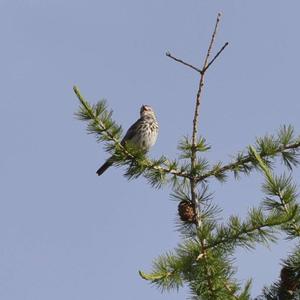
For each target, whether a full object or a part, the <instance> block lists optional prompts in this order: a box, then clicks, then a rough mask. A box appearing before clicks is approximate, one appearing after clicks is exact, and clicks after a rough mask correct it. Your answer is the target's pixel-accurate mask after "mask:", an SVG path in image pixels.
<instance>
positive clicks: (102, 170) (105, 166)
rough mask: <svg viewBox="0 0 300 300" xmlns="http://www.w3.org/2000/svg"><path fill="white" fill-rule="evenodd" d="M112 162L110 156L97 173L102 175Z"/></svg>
mask: <svg viewBox="0 0 300 300" xmlns="http://www.w3.org/2000/svg"><path fill="white" fill-rule="evenodd" d="M112 164H113V161H112V159H111V158H109V159H108V160H107V161H106V162H105V163H104V164H103V165H102V166H101V167H100V168H99V169H98V170H97V172H96V173H97V175H98V176H100V175H102V174H103V173H104V172H105V171H106V170H107V169H108V168H109V167H110V166H111V165H112Z"/></svg>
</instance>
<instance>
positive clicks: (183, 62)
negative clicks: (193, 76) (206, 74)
mask: <svg viewBox="0 0 300 300" xmlns="http://www.w3.org/2000/svg"><path fill="white" fill-rule="evenodd" d="M166 56H168V57H170V58H172V59H174V60H175V61H177V62H179V63H181V64H183V65H185V66H188V67H190V68H191V69H193V70H195V71H197V72H198V73H200V74H202V73H203V72H202V70H200V69H199V68H197V67H195V66H193V65H191V64H189V63H187V62H185V61H183V60H182V59H179V58H177V57H175V56H173V55H172V54H171V53H170V52H166Z"/></svg>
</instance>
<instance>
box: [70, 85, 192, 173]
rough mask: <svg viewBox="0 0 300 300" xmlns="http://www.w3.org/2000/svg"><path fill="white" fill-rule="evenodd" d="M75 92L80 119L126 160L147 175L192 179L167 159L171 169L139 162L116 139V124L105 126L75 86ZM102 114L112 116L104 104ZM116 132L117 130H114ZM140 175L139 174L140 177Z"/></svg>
mask: <svg viewBox="0 0 300 300" xmlns="http://www.w3.org/2000/svg"><path fill="white" fill-rule="evenodd" d="M73 89H74V92H75V94H76V96H77V97H78V99H79V101H80V103H81V107H80V111H79V112H78V113H77V115H78V117H79V118H80V119H82V120H85V121H91V123H90V124H89V127H88V128H89V129H90V131H91V132H92V133H96V134H97V135H98V136H100V137H98V138H99V139H101V138H102V139H103V140H106V141H110V142H112V143H113V144H114V146H115V148H117V150H118V152H119V153H120V152H121V153H122V154H123V155H124V158H125V159H126V160H127V162H125V163H128V160H129V162H130V161H134V162H135V163H136V165H138V166H139V167H140V169H141V170H143V171H142V173H145V172H146V171H151V170H153V171H156V172H158V173H161V174H171V175H173V176H178V177H182V178H190V175H189V173H188V172H186V171H181V170H179V169H177V168H175V166H174V164H172V163H170V162H169V160H167V159H165V160H164V163H165V164H167V165H169V167H163V166H161V165H160V164H162V162H160V164H157V162H155V161H151V160H149V159H142V160H139V159H138V158H137V157H136V156H135V155H134V154H133V153H131V152H130V151H128V149H127V148H126V147H124V146H122V145H121V143H120V140H119V139H118V138H116V136H115V134H113V133H112V130H111V129H112V127H114V126H116V125H115V124H114V123H109V122H108V124H107V126H106V124H104V122H103V121H102V120H101V119H100V118H99V115H100V113H98V114H97V112H96V108H95V109H93V107H92V106H91V105H90V104H89V103H88V102H87V101H86V100H85V99H84V98H83V96H82V95H81V93H80V91H79V89H78V88H77V87H76V86H74V87H73ZM101 113H104V114H105V115H109V116H110V115H111V114H110V113H107V111H106V107H105V105H104V104H103V107H102V111H101ZM111 122H112V121H111ZM113 131H115V130H113ZM115 148H114V147H108V149H110V150H113V149H115ZM120 162H121V160H120ZM139 175H140V174H139V173H138V176H139ZM153 175H154V173H153V172H152V173H151V172H150V173H149V172H148V174H147V176H148V178H149V177H151V176H152V177H153Z"/></svg>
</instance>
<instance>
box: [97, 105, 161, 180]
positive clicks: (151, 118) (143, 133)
mask: <svg viewBox="0 0 300 300" xmlns="http://www.w3.org/2000/svg"><path fill="white" fill-rule="evenodd" d="M158 130H159V126H158V122H157V119H156V116H155V112H154V110H153V109H152V107H151V106H149V105H142V107H141V108H140V118H139V119H138V120H137V121H136V122H135V123H133V124H132V125H131V126H130V127H129V129H128V130H127V132H126V134H125V136H124V137H123V139H122V141H121V145H122V146H126V143H127V142H130V143H132V144H133V145H135V146H136V147H137V148H139V149H141V150H142V151H144V152H145V153H146V152H148V151H149V149H150V148H151V147H152V146H153V145H154V144H155V143H156V140H157V136H158ZM113 163H114V156H111V157H110V158H108V159H107V160H106V162H105V163H104V164H103V165H102V166H101V167H100V168H99V169H98V170H97V172H96V173H97V175H98V176H100V175H102V174H103V173H104V172H105V171H106V170H107V169H108V168H109V167H110V166H112V165H113Z"/></svg>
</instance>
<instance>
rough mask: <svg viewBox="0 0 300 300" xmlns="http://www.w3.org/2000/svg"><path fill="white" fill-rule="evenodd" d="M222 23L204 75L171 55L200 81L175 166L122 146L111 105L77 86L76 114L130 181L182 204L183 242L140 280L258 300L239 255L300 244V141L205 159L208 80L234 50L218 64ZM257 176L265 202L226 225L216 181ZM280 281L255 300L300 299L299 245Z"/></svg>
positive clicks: (286, 137)
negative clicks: (202, 116) (298, 170)
mask: <svg viewBox="0 0 300 300" xmlns="http://www.w3.org/2000/svg"><path fill="white" fill-rule="evenodd" d="M220 18H221V15H220V14H218V16H217V20H216V23H215V27H214V30H213V33H212V36H211V40H210V43H209V47H208V50H207V53H206V56H205V59H204V63H203V66H202V67H201V68H199V67H195V66H194V65H192V64H189V63H187V62H185V61H183V60H181V59H179V58H176V57H175V56H173V55H172V54H171V53H166V55H167V57H169V58H171V59H173V60H175V61H176V62H178V63H180V64H183V65H185V66H187V67H189V68H190V69H192V70H193V71H196V72H197V73H198V76H199V85H198V89H197V93H196V97H195V98H196V99H195V110H194V116H193V122H192V134H191V138H189V137H183V138H182V139H181V140H180V141H179V143H178V149H179V151H180V156H179V157H178V159H176V160H170V159H168V158H167V156H165V155H162V156H161V157H159V158H157V159H150V158H149V157H146V156H145V154H144V153H143V152H141V151H140V149H136V148H135V147H134V146H133V145H122V144H121V143H120V140H121V139H120V138H121V133H122V128H121V126H119V125H118V124H117V123H116V122H115V121H114V120H113V119H112V111H110V110H108V108H107V104H106V102H105V101H99V102H98V103H96V104H95V105H91V104H89V102H87V101H86V100H85V99H84V98H83V96H82V95H81V93H80V91H79V89H78V88H77V87H74V91H75V93H76V95H77V97H78V99H79V101H80V107H79V110H78V112H77V113H76V115H77V117H78V118H79V119H80V120H83V121H86V122H87V130H88V132H89V133H92V134H94V135H95V136H96V139H97V141H99V142H101V143H103V145H104V148H105V150H106V151H107V152H108V153H109V154H110V155H112V154H113V155H114V164H115V165H116V166H122V167H124V168H125V173H124V176H125V177H127V178H128V179H132V178H138V177H139V176H143V177H145V178H146V179H147V181H148V182H149V184H150V185H152V186H153V187H156V188H162V187H164V186H167V185H170V186H171V187H172V190H173V192H172V197H173V199H174V200H176V201H177V202H178V222H179V223H180V226H179V229H180V233H181V236H182V241H181V243H180V244H179V246H177V247H176V248H175V249H174V250H172V251H169V252H168V253H165V254H162V255H159V256H158V257H157V258H156V259H154V261H153V269H152V270H151V271H150V272H149V273H145V272H142V271H139V274H140V276H141V278H143V279H145V280H148V281H149V282H150V283H152V284H153V285H155V286H156V287H158V288H159V289H161V290H162V291H168V290H172V289H175V290H176V289H179V288H180V287H182V286H183V285H187V286H188V287H189V289H190V293H191V299H199V300H200V299H202V300H216V299H222V300H227V299H228V300H237V299H239V300H246V299H254V298H251V295H250V289H251V280H249V281H248V282H246V284H244V286H242V285H241V284H240V283H239V282H238V280H237V279H236V278H235V272H236V268H235V266H234V265H233V258H234V255H235V250H236V249H237V248H238V247H241V248H244V249H249V248H251V249H255V247H256V245H258V244H263V245H271V244H272V243H276V242H277V239H278V237H279V234H281V235H282V234H284V236H285V237H286V239H289V240H295V239H296V240H297V239H299V235H300V211H299V205H298V203H297V191H296V185H295V183H294V181H293V178H292V177H291V170H292V169H293V168H294V167H296V166H297V165H298V164H299V162H300V161H299V153H300V137H295V134H294V129H293V127H292V126H290V125H289V126H282V127H281V128H280V129H279V130H278V132H277V133H276V134H273V135H266V136H264V137H261V138H258V139H256V143H255V144H254V145H252V146H249V147H247V148H246V149H245V150H243V151H239V152H238V153H237V155H236V156H235V157H234V158H233V159H232V161H231V162H229V163H223V162H218V163H215V164H214V163H211V162H210V161H208V160H207V159H205V158H204V157H203V155H202V153H204V152H206V151H208V150H209V149H210V148H211V146H210V145H208V143H207V142H206V139H205V138H204V137H203V136H200V135H199V134H198V119H199V107H200V102H201V96H202V91H203V87H204V82H205V81H204V80H205V75H206V73H207V71H208V70H209V68H210V67H211V65H212V64H213V63H214V62H215V61H216V59H217V58H218V57H219V55H220V54H221V53H222V52H223V50H224V49H225V48H226V47H227V45H228V43H225V44H224V46H223V47H221V49H220V50H219V51H218V52H217V53H216V54H215V55H214V56H213V57H212V51H213V46H214V43H215V38H216V33H217V30H218V27H219V23H220ZM278 160H281V161H282V162H283V163H284V165H285V167H286V170H287V171H286V173H284V174H276V170H274V166H275V164H274V163H275V162H276V161H278ZM255 171H256V172H261V173H262V174H263V176H264V182H263V183H262V186H261V188H262V190H263V191H264V193H265V198H264V199H262V201H261V203H260V205H259V206H258V207H253V208H251V209H250V210H249V211H248V214H247V217H246V218H245V219H241V218H240V217H239V216H238V215H236V214H232V215H231V216H230V218H229V220H228V221H227V222H224V221H223V222H222V212H221V211H220V209H219V208H218V207H217V206H216V204H215V203H214V200H213V198H212V196H211V194H210V192H209V184H210V182H211V180H214V179H215V180H218V181H221V182H225V181H226V178H227V176H228V175H229V174H230V173H232V174H234V176H235V177H236V178H238V177H240V176H243V175H251V174H252V173H253V172H255ZM237 184H238V183H237ZM278 278H279V279H278V281H277V282H275V283H274V284H272V285H271V286H270V287H265V288H264V289H263V291H262V294H261V295H260V296H258V297H257V298H255V299H256V300H263V299H266V300H271V299H272V300H275V299H276V300H289V299H300V244H299V245H298V246H297V247H295V249H294V250H293V252H292V254H290V255H289V256H287V258H285V259H284V260H283V261H282V268H281V273H280V274H278Z"/></svg>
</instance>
